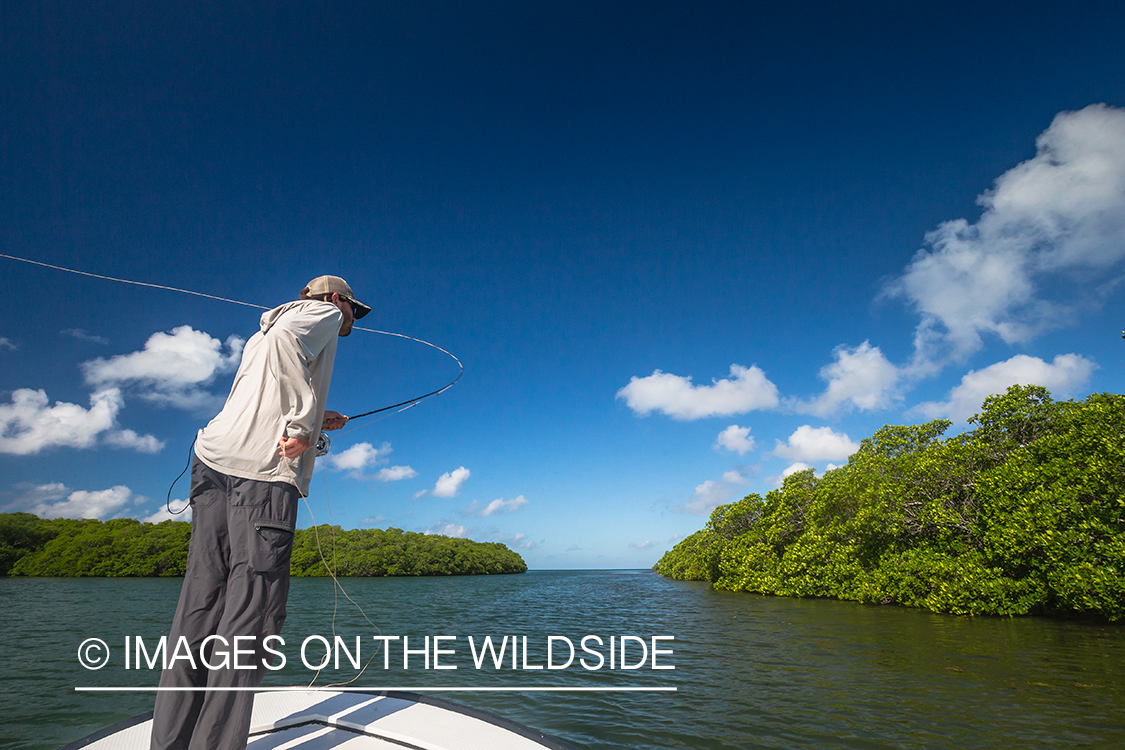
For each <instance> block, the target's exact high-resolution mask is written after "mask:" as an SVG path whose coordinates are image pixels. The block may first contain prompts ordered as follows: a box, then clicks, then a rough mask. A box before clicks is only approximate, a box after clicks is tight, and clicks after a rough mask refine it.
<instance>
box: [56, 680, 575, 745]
mask: <svg viewBox="0 0 1125 750" xmlns="http://www.w3.org/2000/svg"><path fill="white" fill-rule="evenodd" d="M151 726H152V714H151V713H149V714H145V715H143V716H137V717H134V718H133V719H130V720H128V721H126V722H122V723H121V724H119V725H117V726H114V727H110V728H109V729H106V730H103V731H101V732H98V733H96V734H93V735H90V736H89V737H86V738H84V739H82V740H79V741H78V742H73V743H71V744H69V745H67V746H66V747H65V748H63V750H78V749H79V748H82V749H83V750H148V746H149V732H150V729H151ZM247 748H248V750H289V749H290V748H294V749H295V750H296V749H299V750H328V749H329V748H344V749H345V750H403V748H414V749H416V750H543V748H550V750H577V749H576V748H575V747H574V746H573V745H570V744H568V743H566V742H563V741H562V740H559V739H556V738H554V737H551V736H549V735H545V734H543V733H541V732H538V731H536V730H534V729H531V728H530V727H525V726H523V725H522V724H517V723H516V722H514V721H509V720H507V719H504V718H502V717H499V716H496V715H495V714H491V713H489V712H487V711H481V710H478V709H474V708H469V707H467V706H462V705H459V704H456V703H451V702H449V701H445V700H441V699H439V698H432V697H429V696H422V695H417V694H414V693H396V692H391V693H358V692H349V693H340V692H304V691H300V692H296V691H294V692H260V693H258V694H256V695H255V697H254V714H253V717H252V718H251V721H250V742H249V745H248V746H247Z"/></svg>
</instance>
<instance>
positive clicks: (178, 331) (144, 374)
mask: <svg viewBox="0 0 1125 750" xmlns="http://www.w3.org/2000/svg"><path fill="white" fill-rule="evenodd" d="M244 344H245V341H243V339H241V338H239V337H238V336H231V337H229V338H228V339H227V341H226V352H225V353H224V351H223V343H222V342H220V341H219V340H218V339H216V338H212V337H211V336H209V335H208V334H206V333H204V332H203V331H196V330H194V329H193V328H192V327H191V326H179V327H178V328H174V329H172V332H171V333H162V332H158V333H154V334H152V335H151V336H149V338H148V341H146V342H145V346H144V349H142V350H140V351H136V352H132V353H130V354H119V355H117V356H114V357H110V358H108V359H103V358H101V357H99V358H97V359H92V360H90V361H89V362H85V363H83V365H82V369H83V372H84V373H85V375H86V382H87V383H89V384H90V385H93V386H95V387H98V388H105V387H109V386H115V387H122V386H129V387H131V388H134V389H136V392H137V395H139V396H140V397H141V398H143V399H145V400H146V401H150V402H152V403H156V404H160V405H163V406H174V407H177V408H180V409H186V410H189V411H195V412H201V413H202V412H212V411H215V410H216V409H218V408H220V407H221V406H222V403H223V396H221V395H219V394H214V393H210V392H208V391H207V390H205V388H206V386H208V385H209V384H210V383H211V382H212V381H214V379H215V377H216V376H217V375H219V374H221V373H225V372H231V371H233V370H234V369H235V368H237V367H238V362H239V359H240V358H241V356H242V347H243V345H244Z"/></svg>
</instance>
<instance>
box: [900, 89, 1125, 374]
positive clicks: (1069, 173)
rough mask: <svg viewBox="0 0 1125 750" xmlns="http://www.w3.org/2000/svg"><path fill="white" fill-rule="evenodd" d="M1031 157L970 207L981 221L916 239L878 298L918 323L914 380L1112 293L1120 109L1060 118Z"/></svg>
mask: <svg viewBox="0 0 1125 750" xmlns="http://www.w3.org/2000/svg"><path fill="white" fill-rule="evenodd" d="M1036 148H1037V152H1036V155H1035V157H1034V158H1032V159H1029V160H1028V161H1025V162H1023V163H1022V164H1019V165H1018V166H1016V167H1013V168H1012V169H1010V170H1008V171H1007V172H1005V173H1004V174H1003V175H1001V176H1000V177H999V178H998V179H997V180H996V183H995V185H994V186H993V188H992V189H991V190H989V191H988V192H986V193H984V194H983V195H981V196H980V197H979V198H978V199H977V202H978V203H979V204H980V205H981V206H982V207H983V209H984V210H983V212H982V214H981V217H980V220H979V221H977V222H976V223H975V224H970V223H969V222H968V221H966V220H965V219H956V220H953V221H947V222H945V223H943V224H941V225H940V226H939V227H938V228H937V229H935V230H934V231H932V232H930V233H929V234H928V235H926V244H927V245H928V249H923V250H919V251H918V253H917V254H916V255H915V256H914V258H913V260H912V261H911V262H910V264H909V265H908V266H907V267H906V270H905V271H904V272H903V274H902V276H900V277H899V278H897V279H895V280H893V281H892V282H891V283H890V284H889V285H888V286H887V287H886V289H885V294H887V295H889V296H893V297H898V298H901V299H904V300H906V302H907V303H908V304H909V305H910V306H911V307H912V308H913V309H914V310H916V311H917V312H918V314H919V315H920V316H921V321H920V323H919V325H918V327H917V329H916V330H915V339H914V344H915V360H914V363H913V365H912V370H913V372H914V374H918V375H925V374H932V373H933V372H935V371H936V370H938V369H940V368H941V367H943V366H944V365H946V364H949V363H950V362H956V361H963V360H964V359H965V358H966V357H967V356H968V355H970V354H972V353H973V352H975V351H977V350H979V349H980V348H981V346H982V345H983V338H982V337H983V336H986V335H990V336H996V337H999V338H1000V339H1001V340H1003V341H1005V342H1007V343H1010V344H1011V343H1020V342H1026V341H1028V340H1030V339H1032V338H1034V337H1035V336H1037V335H1039V334H1040V333H1042V332H1044V331H1046V330H1049V329H1052V328H1058V327H1062V326H1066V325H1071V324H1073V322H1074V321H1075V320H1076V319H1077V313H1078V312H1079V310H1080V308H1081V306H1082V305H1096V304H1098V303H1100V301H1101V298H1103V297H1104V296H1105V294H1106V293H1107V291H1108V290H1109V289H1111V288H1112V286H1113V284H1112V283H1107V282H1113V281H1115V280H1118V278H1119V276H1120V273H1121V265H1122V260H1123V259H1125V109H1117V108H1114V107H1107V106H1106V105H1104V104H1095V105H1091V106H1089V107H1086V108H1085V109H1082V110H1079V111H1077V112H1061V113H1059V114H1058V115H1057V116H1056V117H1055V119H1054V120H1053V121H1052V123H1051V125H1050V127H1048V128H1047V130H1045V131H1044V132H1043V133H1042V134H1041V135H1040V136H1039V137H1038V138H1037V139H1036Z"/></svg>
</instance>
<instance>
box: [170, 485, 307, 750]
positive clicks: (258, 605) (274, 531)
mask: <svg viewBox="0 0 1125 750" xmlns="http://www.w3.org/2000/svg"><path fill="white" fill-rule="evenodd" d="M233 481H234V486H233V489H232V492H231V496H230V507H229V509H228V515H227V523H228V527H229V529H230V550H231V552H230V573H229V575H228V578H227V589H226V602H225V604H224V606H223V616H222V619H221V620H220V621H219V625H218V629H217V631H216V633H217V634H218V635H221V636H223V638H225V639H226V641H227V643H228V644H229V648H228V650H229V652H230V653H231V664H230V666H229V667H228V668H226V669H213V670H211V672H210V674H209V675H208V681H207V687H210V688H214V687H257V686H258V684H260V683H261V681H262V678H263V677H264V676H265V674H266V671H267V670H266V667H265V666H264V660H265V658H266V656H268V652H267V651H265V649H264V648H263V641H264V639H265V638H266V637H267V636H270V635H278V634H280V633H281V626H282V623H283V622H284V621H285V602H286V600H287V598H288V596H289V560H290V557H291V555H292V552H293V528H294V526H295V524H296V521H297V502H298V499H299V497H300V496H299V494H298V493H297V488H296V487H294V486H293V485H291V484H286V483H283V482H256V481H253V480H249V479H235V480H233ZM236 636H250V637H251V638H252V640H244V641H242V648H243V649H252V651H253V655H252V656H243V657H242V658H241V659H240V660H239V664H238V666H242V667H249V669H237V668H235V667H236V665H235V663H234V656H233V654H234V647H235V645H236V644H235V637H236ZM274 648H275V649H276V648H277V644H274ZM205 696H206V697H205V698H204V701H203V706H202V708H201V710H200V712H199V718H198V719H197V720H196V726H195V732H194V734H193V735H192V739H191V745H190V748H191V750H241V749H242V748H244V747H246V736H247V733H248V732H249V730H250V714H251V711H252V710H253V701H254V697H253V693H250V692H241V691H240V692H210V691H209V692H207V693H206V694H205Z"/></svg>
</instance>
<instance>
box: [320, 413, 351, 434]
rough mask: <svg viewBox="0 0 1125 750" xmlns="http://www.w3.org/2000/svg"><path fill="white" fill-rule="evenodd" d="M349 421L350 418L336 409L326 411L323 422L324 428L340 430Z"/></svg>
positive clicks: (322, 427) (321, 427)
mask: <svg viewBox="0 0 1125 750" xmlns="http://www.w3.org/2000/svg"><path fill="white" fill-rule="evenodd" d="M347 423H348V418H347V417H345V416H344V415H343V414H340V413H339V412H335V411H326V412H324V422H323V423H322V424H321V426H320V429H322V430H338V429H340V428H341V427H343V426H344V425H346V424H347Z"/></svg>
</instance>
